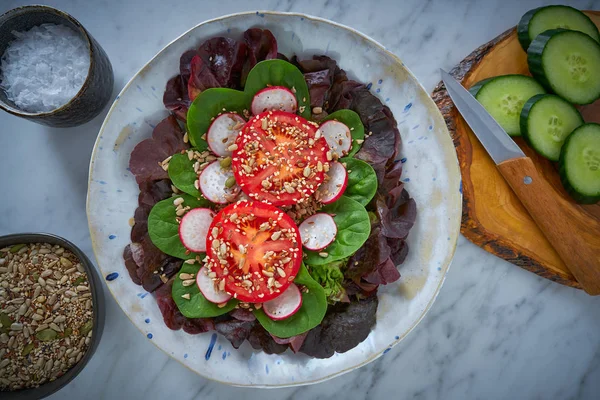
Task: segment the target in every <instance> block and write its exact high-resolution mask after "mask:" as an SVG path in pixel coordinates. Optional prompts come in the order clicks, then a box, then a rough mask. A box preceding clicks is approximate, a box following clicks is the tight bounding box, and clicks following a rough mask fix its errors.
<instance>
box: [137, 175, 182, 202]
mask: <svg viewBox="0 0 600 400" xmlns="http://www.w3.org/2000/svg"><path fill="white" fill-rule="evenodd" d="M139 186H140V194H139V195H138V204H139V205H140V206H150V207H154V205H155V204H156V203H158V202H159V201H161V200H164V199H166V198H167V197H169V196H171V194H173V189H172V188H171V181H170V180H169V179H163V180H160V181H146V182H142V183H141V184H140V185H139Z"/></svg>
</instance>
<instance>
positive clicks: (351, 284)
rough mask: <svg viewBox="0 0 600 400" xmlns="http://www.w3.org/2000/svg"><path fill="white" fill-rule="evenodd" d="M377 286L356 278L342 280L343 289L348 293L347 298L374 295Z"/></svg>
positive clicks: (361, 297)
mask: <svg viewBox="0 0 600 400" xmlns="http://www.w3.org/2000/svg"><path fill="white" fill-rule="evenodd" d="M378 287H379V285H375V284H373V283H368V282H365V281H363V280H362V279H357V280H355V281H351V280H346V281H344V290H345V291H346V294H347V295H348V299H351V298H354V297H356V298H357V299H364V298H367V297H370V296H374V295H376V294H377V288H378ZM348 302H349V301H348Z"/></svg>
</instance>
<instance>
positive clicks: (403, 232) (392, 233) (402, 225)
mask: <svg viewBox="0 0 600 400" xmlns="http://www.w3.org/2000/svg"><path fill="white" fill-rule="evenodd" d="M398 189H401V192H400V195H398V196H393V195H391V196H387V198H384V197H383V196H381V195H380V194H377V195H376V196H377V197H376V204H377V215H378V217H379V220H380V221H381V233H382V234H383V235H384V236H386V237H388V238H394V239H406V237H407V236H408V233H409V231H410V229H411V228H412V227H413V225H414V223H415V220H416V218H417V204H416V203H415V201H414V199H412V198H410V197H409V194H408V192H407V191H406V190H404V189H403V188H402V187H401V186H399V187H398Z"/></svg>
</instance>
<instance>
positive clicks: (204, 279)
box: [196, 267, 232, 304]
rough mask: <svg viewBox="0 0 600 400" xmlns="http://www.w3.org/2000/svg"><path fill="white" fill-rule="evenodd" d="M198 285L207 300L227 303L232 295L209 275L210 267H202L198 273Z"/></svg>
mask: <svg viewBox="0 0 600 400" xmlns="http://www.w3.org/2000/svg"><path fill="white" fill-rule="evenodd" d="M196 285H198V289H200V292H202V295H203V296H204V297H205V298H206V300H208V301H210V302H211V303H217V304H220V303H225V302H226V301H228V300H229V299H231V297H232V296H231V295H230V294H229V293H227V292H226V291H224V290H219V288H218V285H217V284H216V283H215V281H213V280H212V278H211V277H209V276H208V268H206V267H202V268H200V270H199V271H198V273H197V274H196Z"/></svg>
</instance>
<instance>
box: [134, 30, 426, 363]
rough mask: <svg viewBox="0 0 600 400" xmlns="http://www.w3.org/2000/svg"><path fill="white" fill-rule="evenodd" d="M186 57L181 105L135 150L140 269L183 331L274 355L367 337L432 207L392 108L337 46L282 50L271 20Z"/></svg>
mask: <svg viewBox="0 0 600 400" xmlns="http://www.w3.org/2000/svg"><path fill="white" fill-rule="evenodd" d="M179 64H180V68H179V74H178V75H176V76H175V77H173V78H172V79H170V80H169V81H168V82H167V83H166V90H165V93H164V97H163V101H164V105H165V107H166V108H167V109H168V110H169V111H170V115H169V116H168V117H167V118H165V119H164V120H163V121H161V122H160V123H159V124H158V125H157V126H156V127H155V128H154V131H153V133H152V137H151V138H149V139H146V140H144V141H142V142H140V143H139V144H138V145H137V146H136V147H135V148H134V150H133V151H132V153H131V158H130V163H129V168H130V170H131V172H132V173H133V175H134V176H135V178H136V181H137V183H138V185H139V188H140V194H139V199H138V208H137V209H136V210H135V215H134V219H133V220H134V223H133V227H132V231H131V244H129V245H127V247H126V248H125V250H124V253H123V258H124V260H125V265H126V267H127V270H128V272H129V275H130V277H131V279H132V280H133V282H135V283H136V284H139V285H142V286H143V287H144V289H145V290H147V291H148V292H151V293H153V294H154V296H155V298H156V301H157V303H158V307H159V308H160V310H161V312H162V315H163V318H164V321H165V324H166V325H167V326H168V327H169V328H171V329H181V328H182V329H183V330H184V331H185V332H187V333H189V334H198V333H202V332H207V331H213V330H214V331H216V332H218V333H220V334H221V335H223V336H224V337H226V338H227V339H228V340H229V341H230V342H231V343H232V345H233V346H234V347H235V348H239V347H240V346H241V345H242V344H243V342H245V341H248V342H249V343H250V345H251V346H252V347H253V348H255V349H261V350H262V351H264V352H266V353H282V352H284V351H286V350H287V349H288V348H290V349H291V350H292V351H294V352H302V353H305V354H307V355H308V356H311V357H316V358H327V357H331V356H332V355H333V354H334V353H335V352H338V353H342V352H345V351H348V350H350V349H352V348H354V347H355V346H357V345H358V344H359V343H360V342H362V341H363V340H364V339H365V338H366V337H367V336H368V335H369V333H370V331H371V329H372V327H373V326H374V325H375V323H376V313H377V306H378V299H377V291H378V288H379V286H380V285H385V284H388V283H391V282H394V281H396V280H398V279H400V273H399V271H398V268H397V266H398V265H400V264H402V262H403V261H404V259H405V257H406V255H407V253H408V246H407V243H406V242H405V239H406V238H407V236H408V234H409V231H410V229H411V227H412V226H413V224H414V221H415V218H416V204H415V202H414V200H413V199H412V198H410V196H409V194H408V193H407V191H406V190H405V189H404V187H403V183H402V181H401V179H400V177H401V173H402V162H401V161H400V160H397V156H398V154H399V150H400V145H401V139H400V133H399V131H398V128H397V124H396V120H395V119H394V116H393V115H392V113H391V111H390V109H389V108H388V107H386V106H385V105H384V104H382V102H381V101H380V100H379V99H378V98H377V97H376V96H375V95H373V94H372V93H371V92H370V90H369V88H370V87H369V86H368V85H364V84H363V83H360V82H357V81H354V80H351V79H349V78H348V77H347V75H346V73H345V72H344V70H342V69H340V68H339V67H338V65H337V63H336V61H335V60H333V59H331V58H329V57H327V56H323V55H319V56H313V57H312V58H311V59H304V60H300V59H299V58H298V57H296V56H293V57H291V58H287V57H286V56H284V55H283V54H280V53H278V51H277V41H276V39H275V37H274V36H273V34H272V33H271V32H270V31H268V30H265V29H259V28H253V29H249V30H247V31H246V32H244V33H243V39H242V40H234V39H231V38H226V37H215V38H212V39H209V40H207V41H205V42H204V43H202V45H200V47H199V48H197V49H192V50H189V51H186V52H185V53H184V54H182V55H181V58H180V63H179Z"/></svg>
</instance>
